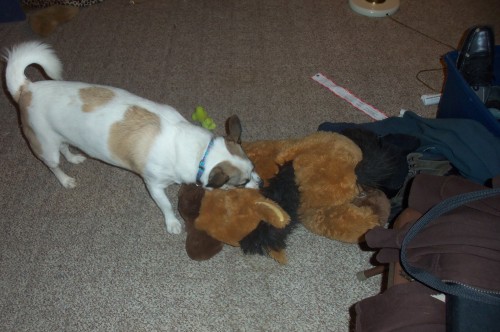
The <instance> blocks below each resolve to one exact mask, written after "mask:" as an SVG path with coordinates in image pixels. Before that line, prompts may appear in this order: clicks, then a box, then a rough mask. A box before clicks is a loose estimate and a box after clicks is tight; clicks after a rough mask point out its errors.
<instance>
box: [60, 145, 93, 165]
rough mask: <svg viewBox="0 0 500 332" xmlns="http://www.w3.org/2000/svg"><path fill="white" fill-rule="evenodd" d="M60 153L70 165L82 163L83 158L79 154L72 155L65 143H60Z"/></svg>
mask: <svg viewBox="0 0 500 332" xmlns="http://www.w3.org/2000/svg"><path fill="white" fill-rule="evenodd" d="M60 151H61V153H62V154H63V156H64V158H66V160H67V161H69V162H70V163H72V164H79V163H81V162H83V161H84V160H85V159H87V158H85V157H84V156H83V155H81V154H74V153H72V152H71V151H70V150H69V146H68V144H66V143H62V144H61V147H60Z"/></svg>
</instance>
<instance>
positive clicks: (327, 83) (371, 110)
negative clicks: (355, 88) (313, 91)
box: [312, 74, 387, 120]
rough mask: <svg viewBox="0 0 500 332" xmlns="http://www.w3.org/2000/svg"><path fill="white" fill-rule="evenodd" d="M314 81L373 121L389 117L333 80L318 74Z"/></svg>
mask: <svg viewBox="0 0 500 332" xmlns="http://www.w3.org/2000/svg"><path fill="white" fill-rule="evenodd" d="M312 79H313V80H315V81H316V82H318V83H319V84H321V85H322V86H324V87H325V88H327V89H328V90H330V91H331V92H333V93H334V94H336V95H337V96H339V97H340V98H342V99H344V100H345V101H347V102H348V103H350V104H351V105H352V106H354V107H356V108H357V109H359V110H360V111H362V112H364V113H365V114H367V115H368V116H370V117H371V118H372V119H375V120H383V119H386V118H387V115H385V114H384V113H382V112H381V111H379V110H378V109H376V108H375V107H373V106H372V105H370V104H367V103H365V102H364V101H362V100H361V99H359V98H358V97H356V96H355V95H353V94H352V93H350V92H349V91H347V90H346V89H344V88H343V87H341V86H338V85H337V84H335V83H333V82H332V81H331V80H329V79H328V78H327V77H325V76H324V75H323V74H316V75H314V76H313V77H312Z"/></svg>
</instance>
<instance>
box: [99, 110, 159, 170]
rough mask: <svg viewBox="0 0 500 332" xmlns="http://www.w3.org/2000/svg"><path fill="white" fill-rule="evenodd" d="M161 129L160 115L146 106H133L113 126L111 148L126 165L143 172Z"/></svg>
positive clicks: (115, 155) (110, 140)
mask: <svg viewBox="0 0 500 332" xmlns="http://www.w3.org/2000/svg"><path fill="white" fill-rule="evenodd" d="M160 131H161V122H160V118H159V117H158V115H156V114H154V113H152V112H149V111H148V110H147V109H145V108H142V107H139V106H131V107H130V108H129V109H128V110H127V111H126V112H125V117H124V118H123V120H121V121H118V122H116V123H114V124H113V125H112V126H111V128H110V131H109V140H108V145H109V149H110V151H111V153H112V154H113V156H114V157H115V158H117V159H119V160H120V161H122V163H123V166H124V167H126V168H128V169H130V170H132V171H134V172H137V173H139V174H142V172H143V170H144V166H145V165H146V160H147V157H148V154H149V150H150V149H151V145H152V144H153V142H154V139H155V138H156V136H157V135H158V134H159V133H160Z"/></svg>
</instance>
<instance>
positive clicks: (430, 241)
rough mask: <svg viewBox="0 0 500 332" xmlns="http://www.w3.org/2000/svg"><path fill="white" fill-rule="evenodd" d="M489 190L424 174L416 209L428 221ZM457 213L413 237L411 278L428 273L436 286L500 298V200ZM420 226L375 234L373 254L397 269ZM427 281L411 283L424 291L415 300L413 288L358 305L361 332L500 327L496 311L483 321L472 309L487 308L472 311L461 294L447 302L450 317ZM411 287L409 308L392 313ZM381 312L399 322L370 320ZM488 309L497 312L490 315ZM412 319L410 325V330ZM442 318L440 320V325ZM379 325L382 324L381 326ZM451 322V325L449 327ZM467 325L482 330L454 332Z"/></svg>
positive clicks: (408, 258) (408, 256) (413, 192)
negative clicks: (455, 200) (456, 200)
mask: <svg viewBox="0 0 500 332" xmlns="http://www.w3.org/2000/svg"><path fill="white" fill-rule="evenodd" d="M492 182H493V187H497V188H498V187H499V183H500V177H497V178H495V179H493V181H492ZM485 189H488V188H487V187H485V186H482V185H479V184H477V183H473V182H471V181H469V180H467V179H465V178H462V177H458V176H448V177H440V176H432V175H425V174H419V175H417V176H416V177H415V179H414V181H413V183H412V185H411V189H410V194H409V199H408V209H412V210H414V211H416V212H418V213H417V214H416V215H420V216H422V215H425V214H426V212H428V211H429V210H432V208H433V207H434V206H435V205H437V204H438V203H440V202H443V201H445V200H446V199H448V198H450V197H454V196H456V195H460V194H463V193H467V192H472V191H482V190H485ZM490 190H491V189H490ZM448 203H449V201H448V202H446V203H443V205H446V206H448V207H450V205H449V204H448ZM443 205H442V206H443ZM457 206H458V207H455V206H453V208H452V209H451V211H448V212H446V211H442V213H438V214H433V213H431V214H430V215H427V218H428V220H429V222H428V223H427V224H425V225H423V226H421V227H420V228H415V229H414V230H413V231H412V233H415V234H410V235H411V236H410V237H409V238H408V239H407V240H406V242H405V246H404V252H405V254H404V256H405V257H404V260H405V264H406V266H407V267H409V271H407V272H410V274H411V273H412V272H415V271H417V273H416V275H415V277H416V278H417V279H418V278H420V277H421V274H419V273H420V272H422V271H424V273H425V274H427V275H431V276H433V277H435V278H434V279H435V280H437V281H438V282H441V281H442V280H446V281H454V283H455V284H457V283H459V284H463V285H467V286H466V287H467V288H471V289H472V288H474V289H476V290H480V292H487V293H490V294H493V296H496V295H498V294H499V293H500V278H499V275H500V196H498V195H496V196H494V197H489V198H483V199H480V200H477V201H467V200H466V201H460V204H458V205H457ZM445 210H446V209H445ZM429 212H430V211H429ZM429 216H430V218H429ZM424 218H425V217H424ZM417 219H419V218H418V217H417V218H415V220H413V222H411V223H409V224H408V225H407V226H406V227H403V228H401V229H384V228H381V227H377V228H375V229H373V230H371V231H369V232H368V233H367V235H366V240H367V244H368V245H369V246H370V247H372V248H381V249H380V251H379V252H378V254H377V260H378V261H379V262H381V263H389V262H395V261H397V260H399V254H400V248H401V247H402V245H403V243H404V241H405V237H406V235H407V233H408V231H409V229H410V228H411V227H412V225H414V224H415V221H416V220H417ZM423 281H424V282H423V283H419V282H412V283H410V284H416V285H412V286H411V287H413V288H415V289H416V288H419V289H418V292H419V293H418V292H417V291H415V292H414V293H412V294H408V289H409V288H407V287H410V286H408V285H409V284H408V285H398V286H395V287H392V288H395V289H391V288H389V289H388V290H387V291H386V292H385V293H383V294H381V295H377V296H375V297H373V298H370V299H365V300H363V301H361V302H360V303H358V304H357V305H356V312H357V314H358V316H359V317H357V326H358V324H359V325H360V326H361V329H358V328H357V330H358V331H362V330H367V331H368V330H372V331H377V330H379V331H398V330H401V331H412V330H415V331H439V330H441V331H443V330H444V329H445V326H446V329H448V330H449V331H450V330H454V331H465V330H467V331H474V330H473V329H472V328H476V331H488V330H489V328H488V327H487V326H484V325H483V326H481V324H480V323H483V322H485V321H487V320H488V319H489V320H490V324H491V323H492V324H493V325H495V328H496V327H497V326H498V322H497V320H498V318H497V317H500V311H498V310H499V309H500V307H498V306H496V305H494V304H492V303H489V304H487V305H486V307H483V308H482V309H480V310H476V313H480V314H482V315H483V316H482V317H480V316H477V315H476V316H475V317H474V313H473V311H471V310H470V309H471V306H470V303H473V305H472V308H476V309H478V308H479V306H478V303H477V302H469V305H468V304H467V302H468V301H460V300H461V299H463V298H464V297H463V296H461V295H457V294H456V295H451V296H450V295H448V296H447V308H446V310H447V314H444V312H443V305H442V304H439V303H438V301H437V300H435V299H433V298H431V297H430V294H432V293H434V294H436V293H439V292H440V290H439V289H437V290H436V289H434V288H433V287H436V286H435V283H434V284H432V282H430V284H432V285H429V286H431V287H427V286H425V285H424V284H425V283H426V282H428V280H427V279H425V278H424V279H423ZM403 287H404V288H405V291H406V292H407V294H406V295H407V298H406V304H407V305H406V308H405V307H403V306H399V307H394V306H392V309H393V310H392V311H391V309H390V308H391V305H392V303H391V302H394V301H395V299H396V297H395V296H394V295H393V294H394V293H400V294H403V293H404V292H405V291H403V290H402V289H403ZM442 290H443V289H442ZM442 290H441V291H442ZM424 291H427V294H424V293H425V292H424ZM471 291H472V290H471ZM391 294H392V295H391ZM417 295H419V296H417ZM466 299H467V298H466ZM457 300H458V301H457ZM469 300H471V299H470V298H469ZM476 300H477V298H476ZM377 301H378V302H377ZM412 303H413V304H414V306H416V308H415V309H420V310H413V311H412V310H411V304H412ZM480 303H482V302H480ZM456 304H458V306H457V305H456ZM423 305H425V306H424V307H423ZM464 305H465V306H466V309H467V313H468V314H471V315H466V314H465V313H464V312H462V309H464V307H463V306H464ZM381 307H385V309H386V310H385V312H386V314H390V313H391V312H392V313H393V314H395V315H398V316H399V317H398V318H399V319H397V318H395V319H392V320H390V319H389V320H387V319H385V318H383V317H381V315H378V316H375V315H373V314H372V313H371V312H370V311H372V312H373V311H374V310H375V311H376V310H377V309H376V308H381ZM452 307H453V308H454V310H455V311H454V310H452ZM485 308H489V309H490V310H492V311H491V312H489V313H488V312H487V311H486V309H485ZM457 310H458V311H457ZM422 312H426V313H427V315H422ZM497 312H498V314H497ZM436 313H437V315H436ZM405 317H407V318H408V319H409V321H408V324H406V325H405V323H404V322H405ZM437 317H440V318H439V319H440V321H438V320H437ZM377 319H378V321H375V320H377ZM446 319H447V320H448V322H447V324H445V322H446ZM460 321H462V323H463V322H469V323H473V324H472V326H474V327H470V326H469V327H467V328H466V329H461V330H460V329H459V325H457V324H455V325H453V322H455V323H460ZM384 324H385V325H384ZM388 324H389V325H388ZM363 328H366V329H363Z"/></svg>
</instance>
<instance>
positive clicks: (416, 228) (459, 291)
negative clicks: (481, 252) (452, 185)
mask: <svg viewBox="0 0 500 332" xmlns="http://www.w3.org/2000/svg"><path fill="white" fill-rule="evenodd" d="M498 194H500V188H495V189H485V190H479V191H473V192H468V193H464V194H459V195H456V196H452V197H450V198H447V199H445V200H443V201H441V202H440V203H438V204H436V205H435V206H434V207H432V208H431V209H430V210H429V211H427V212H426V213H425V214H424V215H423V216H422V217H420V219H418V220H417V221H416V222H415V223H414V224H413V226H412V227H411V228H410V229H409V230H408V233H407V234H406V236H405V238H404V239H403V243H402V245H401V254H400V259H401V266H402V267H403V268H404V269H405V271H406V272H407V273H408V274H409V275H410V276H411V277H412V278H414V279H416V280H418V281H419V282H421V283H422V284H424V285H427V286H428V287H430V288H433V289H435V290H437V291H439V292H442V293H445V294H449V295H455V296H460V297H463V298H467V299H469V300H473V301H479V302H484V303H487V304H494V305H500V297H499V296H498V294H497V296H495V294H493V293H487V292H486V291H478V290H476V289H474V288H472V287H468V286H466V285H460V284H455V283H445V282H443V281H442V280H441V279H439V278H437V277H436V276H433V275H432V274H430V273H429V272H427V271H425V270H423V269H421V268H418V267H414V266H411V265H410V264H409V263H408V257H407V249H408V245H409V243H410V242H411V240H413V238H414V237H415V236H416V235H417V234H418V233H419V232H420V231H421V230H422V229H424V227H425V226H427V225H428V224H429V223H430V222H432V221H433V220H435V219H437V218H438V217H440V216H441V215H442V214H444V213H447V212H449V211H451V210H453V209H455V208H457V207H459V206H461V205H463V204H467V203H470V202H473V201H477V200H480V199H483V198H489V197H493V196H496V195H498ZM499 241H500V239H499Z"/></svg>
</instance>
